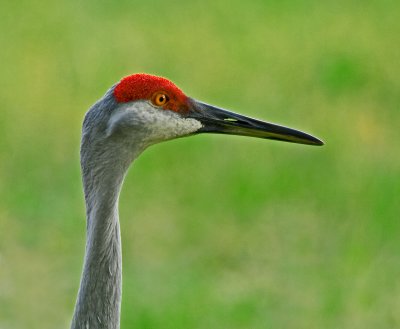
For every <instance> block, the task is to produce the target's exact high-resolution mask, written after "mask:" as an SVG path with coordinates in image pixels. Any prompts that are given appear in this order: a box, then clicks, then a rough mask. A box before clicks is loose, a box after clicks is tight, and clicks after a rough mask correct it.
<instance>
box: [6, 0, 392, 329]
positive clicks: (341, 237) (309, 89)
mask: <svg viewBox="0 0 400 329" xmlns="http://www.w3.org/2000/svg"><path fill="white" fill-rule="evenodd" d="M0 12H1V14H0V16H1V19H0V28H1V34H0V43H1V50H0V69H1V73H0V104H1V109H0V328H1V329H15V328H17V329H20V328H21V329H23V328H30V329H36V328H41V329H47V328H49V329H50V328H67V327H69V322H70V318H71V314H72V311H73V307H74V303H75V298H76V293H77V289H78V284H79V279H80V272H81V266H82V260H83V252H84V243H85V218H84V203H83V197H82V191H81V181H80V169H79V142H80V128H81V122H82V118H83V115H84V113H85V111H86V110H87V109H88V107H89V106H90V105H91V104H92V103H94V102H95V101H96V100H97V99H98V98H100V97H101V96H102V95H103V94H104V93H105V91H106V90H107V89H108V87H109V86H111V85H112V84H113V83H115V82H116V81H118V80H119V79H120V78H121V77H122V76H125V75H128V74H131V73H135V72H148V73H152V74H157V75H163V76H166V77H168V78H170V79H171V80H173V81H174V82H176V83H177V84H178V86H180V87H181V88H182V89H183V90H184V91H185V92H186V93H187V94H189V95H191V96H192V97H195V98H197V99H201V100H203V101H206V102H208V103H212V104H215V105H218V106H222V107H225V108H228V109H231V110H233V111H237V112H241V113H243V114H246V115H250V116H254V117H259V118H263V119H267V120H270V121H272V122H278V123H281V124H284V125H288V126H290V127H293V128H299V129H303V130H305V131H307V132H309V133H312V134H315V135H316V136H317V137H320V138H321V139H323V140H324V141H325V142H326V145H325V146H324V147H322V148H318V147H310V146H303V145H294V144H285V143H278V142H272V141H265V140H257V139H251V138H247V139H246V138H241V137H225V136H219V135H203V136H196V137H192V138H187V139H180V140H176V141H172V142H168V143H164V144H161V145H157V146H154V147H152V148H150V149H149V150H147V151H146V152H145V153H144V154H143V155H142V156H141V157H140V158H139V160H137V161H136V162H135V165H134V169H133V170H131V171H130V173H129V175H128V177H127V179H126V182H125V185H124V188H123V191H122V195H121V199H120V212H121V215H120V217H121V226H122V228H121V229H122V238H123V257H124V268H123V272H124V283H123V305H122V328H170V329H181V328H182V329H184V328H185V329H187V328H199V329H200V328H218V329H219V328H222V329H224V328H226V329H239V328H242V329H249V328H251V329H258V328H296V329H298V328H304V329H306V328H307V329H309V328H351V329H357V328H362V329H366V328H399V327H400V279H399V278H400V242H399V234H400V220H399V219H400V204H399V200H398V197H399V194H400V181H399V178H400V169H399V162H400V152H399V151H400V149H399V140H400V129H399V123H400V121H399V119H400V115H399V110H400V106H399V104H400V65H399V64H400V39H399V38H400V2H398V1H394V0H393V1H390V0H375V1H372V0H371V1H356V0H347V1H345V0H339V1H335V2H334V3H333V2H328V1H311V0H310V1H307V0H304V1H300V0H280V1H278V0H275V1H265V0H263V1H261V0H254V1H247V2H245V1H228V0H226V1H211V0H208V1H207V0H205V1H192V2H190V1H140V2H137V1H128V0H125V1H93V0H92V1H78V0H72V1H66V0H65V1H50V0H43V1H36V2H33V1H30V0H29V1H28V0H21V1H4V0H3V1H2V2H1V4H0Z"/></svg>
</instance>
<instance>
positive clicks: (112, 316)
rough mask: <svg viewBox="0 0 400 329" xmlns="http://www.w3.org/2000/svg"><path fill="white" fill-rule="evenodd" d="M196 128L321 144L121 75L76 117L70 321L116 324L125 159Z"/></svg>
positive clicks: (85, 328)
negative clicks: (78, 218)
mask: <svg viewBox="0 0 400 329" xmlns="http://www.w3.org/2000/svg"><path fill="white" fill-rule="evenodd" d="M202 133H217V134H228V135H241V136H249V137H258V138H264V139H272V140H278V141H286V142H292V143H301V144H308V145H323V142H322V141H321V140H320V139H318V138H316V137H313V136H311V135H309V134H307V133H304V132H301V131H299V130H295V129H291V128H287V127H284V126H280V125H276V124H273V123H268V122H264V121H260V120H256V119H253V118H250V117H247V116H244V115H241V114H237V113H235V112H231V111H228V110H226V109H223V108H219V107H216V106H213V105H209V104H207V103H204V102H201V101H198V100H196V99H194V98H191V97H189V96H187V95H186V94H185V93H184V92H183V91H182V90H181V89H180V88H179V87H177V86H176V85H175V84H174V83H173V82H171V81H170V80H168V79H166V78H164V77H160V76H155V75H150V74H146V73H136V74H132V75H129V76H126V77H124V78H122V79H121V80H120V81H119V82H117V83H116V84H114V85H113V86H112V87H111V88H109V89H108V90H107V92H106V93H105V95H104V96H103V97H102V98H101V99H99V100H98V101H97V102H96V103H95V104H94V105H93V106H92V107H91V108H90V109H89V110H88V111H87V112H86V114H85V117H84V120H83V125H82V138H81V149H80V163H81V174H82V183H83V190H84V197H85V205H86V247H85V256H84V262H83V269H82V274H81V280H80V285H79V290H78V295H77V299H76V303H75V309H74V314H73V318H72V322H71V329H119V328H120V310H121V294H122V254H121V234H120V224H119V214H118V199H119V194H120V190H121V186H122V184H123V181H124V177H125V175H126V173H127V171H128V168H129V167H130V165H131V163H132V162H133V161H134V160H135V159H136V158H137V157H138V156H139V155H140V154H141V153H142V152H143V151H144V150H145V149H146V148H147V147H149V146H151V145H153V144H156V143H159V142H162V141H167V140H171V139H175V138H180V137H186V136H192V135H197V134H202Z"/></svg>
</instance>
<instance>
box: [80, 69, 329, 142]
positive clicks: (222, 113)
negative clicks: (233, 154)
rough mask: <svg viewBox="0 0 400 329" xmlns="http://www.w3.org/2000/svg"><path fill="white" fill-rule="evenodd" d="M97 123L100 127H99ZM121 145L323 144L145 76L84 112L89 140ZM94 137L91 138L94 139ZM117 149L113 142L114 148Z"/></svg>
mask: <svg viewBox="0 0 400 329" xmlns="http://www.w3.org/2000/svg"><path fill="white" fill-rule="evenodd" d="M99 121H100V122H99ZM99 132H100V133H102V135H101V136H100V137H101V138H100V139H101V140H103V141H105V140H107V139H111V140H113V141H116V140H118V142H119V143H121V140H122V141H123V143H125V144H127V145H128V144H131V143H135V145H139V144H140V146H141V149H144V148H145V147H147V146H149V145H152V144H154V143H157V142H161V141H164V140H169V139H173V138H177V137H183V136H189V135H195V134H199V133H218V134H230V135H241V136H251V137H258V138H265V139H273V140H280V141H286V142H292V143H300V144H308V145H323V142H322V141H320V140H319V139H317V138H315V137H313V136H311V135H309V134H306V133H304V132H301V131H299V130H295V129H291V128H287V127H284V126H280V125H276V124H272V123H268V122H264V121H260V120H256V119H253V118H250V117H247V116H243V115H240V114H237V113H234V112H231V111H227V110H225V109H221V108H218V107H215V106H212V105H209V104H206V103H203V102H200V101H197V100H195V99H193V98H190V97H188V96H186V95H185V94H184V93H183V91H182V90H181V89H179V88H178V87H177V86H176V85H175V84H173V83H172V82H171V81H169V80H167V79H165V78H162V77H158V76H153V75H149V74H133V75H130V76H127V77H125V78H123V79H121V80H120V81H119V82H118V83H117V84H116V85H114V86H113V87H111V88H110V89H109V91H108V92H107V93H106V95H105V96H104V97H103V98H102V99H101V100H99V101H98V102H97V103H96V104H95V105H93V107H92V108H91V109H90V110H89V112H88V113H87V115H86V118H85V122H84V125H83V136H84V139H85V136H86V137H88V136H89V135H90V136H91V137H90V138H86V139H88V140H91V141H94V140H97V139H99V136H98V133H99ZM94 133H95V134H96V135H95V136H93V134H94ZM114 144H116V143H114Z"/></svg>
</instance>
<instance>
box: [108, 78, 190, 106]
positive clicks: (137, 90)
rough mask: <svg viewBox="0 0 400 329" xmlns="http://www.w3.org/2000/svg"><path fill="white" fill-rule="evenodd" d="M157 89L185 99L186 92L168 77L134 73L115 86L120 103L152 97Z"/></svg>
mask: <svg viewBox="0 0 400 329" xmlns="http://www.w3.org/2000/svg"><path fill="white" fill-rule="evenodd" d="M157 91H164V92H167V93H168V94H169V96H170V97H171V98H174V99H176V100H181V101H184V100H185V99H186V96H185V94H184V93H183V92H182V90H180V89H179V88H178V87H177V86H176V85H175V84H173V83H172V82H171V81H169V80H168V79H165V78H162V77H158V76H154V75H150V74H143V73H142V74H133V75H129V76H127V77H125V78H122V79H121V81H120V82H119V83H118V84H117V85H116V86H115V88H114V96H115V99H116V100H117V101H118V102H120V103H125V102H130V101H135V100H139V99H150V98H151V97H152V96H153V94H154V93H155V92H157Z"/></svg>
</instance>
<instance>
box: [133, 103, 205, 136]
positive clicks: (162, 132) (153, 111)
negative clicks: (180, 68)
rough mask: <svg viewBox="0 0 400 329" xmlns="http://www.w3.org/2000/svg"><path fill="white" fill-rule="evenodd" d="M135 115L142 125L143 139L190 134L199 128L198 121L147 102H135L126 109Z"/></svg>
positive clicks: (199, 123)
mask: <svg viewBox="0 0 400 329" xmlns="http://www.w3.org/2000/svg"><path fill="white" fill-rule="evenodd" d="M126 110H127V111H129V112H130V113H131V115H134V116H135V121H136V122H137V123H140V125H141V126H142V127H143V131H142V133H143V135H142V137H143V139H146V140H147V141H149V142H158V141H163V140H168V139H172V138H176V137H181V136H186V135H190V134H192V133H194V132H196V131H197V130H199V129H200V128H202V124H201V122H200V121H198V120H196V119H192V118H184V117H182V116H181V115H180V114H178V113H175V112H173V111H169V110H163V109H158V108H155V107H153V106H152V105H150V104H149V103H147V102H135V103H134V104H132V105H131V106H130V107H129V108H127V109H126Z"/></svg>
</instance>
